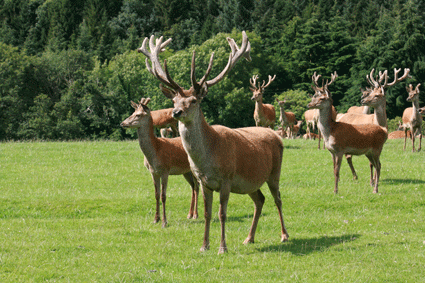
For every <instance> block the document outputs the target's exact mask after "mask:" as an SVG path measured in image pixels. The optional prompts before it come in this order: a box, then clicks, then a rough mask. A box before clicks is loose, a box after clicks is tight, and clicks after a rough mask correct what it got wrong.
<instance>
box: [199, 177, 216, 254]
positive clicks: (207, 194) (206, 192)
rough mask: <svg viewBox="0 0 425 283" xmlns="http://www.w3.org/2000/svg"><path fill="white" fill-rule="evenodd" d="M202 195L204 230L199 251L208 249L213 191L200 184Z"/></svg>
mask: <svg viewBox="0 0 425 283" xmlns="http://www.w3.org/2000/svg"><path fill="white" fill-rule="evenodd" d="M201 189H202V196H203V198H204V209H205V212H204V218H205V232H204V243H203V244H202V247H201V252H203V251H206V250H209V249H210V224H211V213H212V202H213V191H211V190H210V189H207V188H205V187H204V186H203V185H201Z"/></svg>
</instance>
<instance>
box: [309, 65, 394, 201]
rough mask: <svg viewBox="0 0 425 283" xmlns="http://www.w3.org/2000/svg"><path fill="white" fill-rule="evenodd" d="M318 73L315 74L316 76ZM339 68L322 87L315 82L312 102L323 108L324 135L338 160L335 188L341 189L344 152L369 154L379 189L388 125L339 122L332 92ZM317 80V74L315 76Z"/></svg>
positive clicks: (321, 109) (335, 159) (313, 106)
mask: <svg viewBox="0 0 425 283" xmlns="http://www.w3.org/2000/svg"><path fill="white" fill-rule="evenodd" d="M315 75H316V74H314V76H315ZM336 77H337V74H336V72H335V73H334V74H332V76H331V80H330V81H327V82H326V84H324V85H322V87H317V84H316V85H315V86H313V89H314V91H315V94H314V96H313V98H312V99H311V102H310V103H309V104H308V108H310V109H319V111H320V115H319V123H318V127H319V129H320V132H321V133H322V135H323V139H324V142H325V146H326V148H327V149H328V150H329V151H330V152H331V154H332V160H333V164H334V176H335V188H334V193H337V192H338V182H339V171H340V168H341V161H342V157H343V155H344V154H351V155H363V154H364V155H366V157H367V158H368V159H369V161H370V163H371V164H372V165H373V167H374V168H375V169H376V174H375V177H374V180H373V181H374V182H373V183H374V190H373V192H374V193H377V192H378V183H379V176H380V173H381V162H380V161H379V157H380V155H381V152H382V148H383V146H384V143H385V141H386V140H387V137H388V132H387V129H386V128H384V127H381V126H378V125H374V124H371V125H352V124H347V123H343V122H335V121H334V120H333V119H332V108H331V106H332V102H333V101H332V95H331V93H330V92H329V89H328V87H329V85H330V84H331V83H332V82H334V81H335V79H336ZM313 81H314V78H313Z"/></svg>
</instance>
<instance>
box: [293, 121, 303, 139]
mask: <svg viewBox="0 0 425 283" xmlns="http://www.w3.org/2000/svg"><path fill="white" fill-rule="evenodd" d="M302 123H303V121H302V120H300V121H297V124H295V125H294V127H293V128H292V138H294V139H295V138H296V137H297V135H298V132H299V131H300V129H301V124H302Z"/></svg>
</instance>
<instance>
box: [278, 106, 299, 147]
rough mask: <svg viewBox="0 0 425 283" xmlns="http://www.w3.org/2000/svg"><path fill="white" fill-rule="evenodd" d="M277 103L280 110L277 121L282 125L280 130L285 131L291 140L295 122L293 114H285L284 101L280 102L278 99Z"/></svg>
mask: <svg viewBox="0 0 425 283" xmlns="http://www.w3.org/2000/svg"><path fill="white" fill-rule="evenodd" d="M276 101H277V103H278V104H279V108H280V117H279V121H280V123H281V125H282V128H283V129H285V130H286V132H287V133H288V138H290V139H291V138H292V135H293V134H292V132H293V127H294V125H295V122H296V121H297V120H296V118H295V114H294V113H292V112H289V111H288V112H285V109H284V105H285V100H283V101H281V100H279V99H277V98H276Z"/></svg>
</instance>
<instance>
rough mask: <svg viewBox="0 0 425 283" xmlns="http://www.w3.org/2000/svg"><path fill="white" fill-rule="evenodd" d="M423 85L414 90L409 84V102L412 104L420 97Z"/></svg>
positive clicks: (407, 88)
mask: <svg viewBox="0 0 425 283" xmlns="http://www.w3.org/2000/svg"><path fill="white" fill-rule="evenodd" d="M420 86H421V84H418V85H417V86H416V87H415V88H413V85H412V84H409V87H406V90H407V92H408V93H409V97H407V101H409V102H412V101H413V99H414V98H415V97H416V96H417V95H419V87H420Z"/></svg>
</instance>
